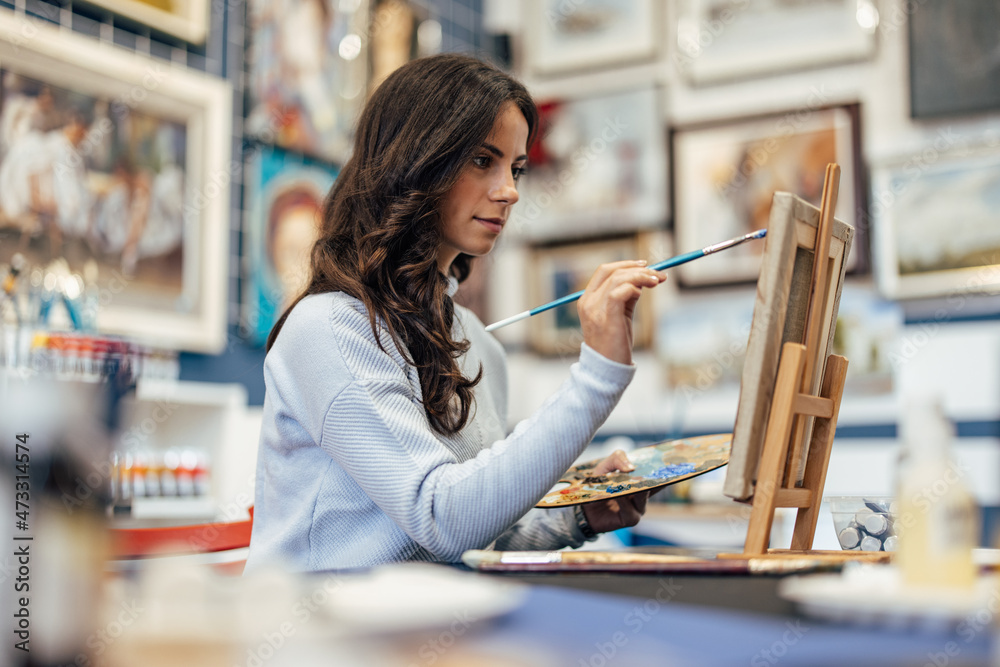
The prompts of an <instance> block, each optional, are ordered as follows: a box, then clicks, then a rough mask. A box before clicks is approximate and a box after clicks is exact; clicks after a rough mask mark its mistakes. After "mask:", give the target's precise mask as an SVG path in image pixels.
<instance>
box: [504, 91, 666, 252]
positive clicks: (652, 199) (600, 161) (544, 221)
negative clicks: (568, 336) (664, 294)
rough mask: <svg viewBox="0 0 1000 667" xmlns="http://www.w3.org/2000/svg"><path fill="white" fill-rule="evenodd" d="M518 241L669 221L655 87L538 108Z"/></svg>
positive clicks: (516, 214)
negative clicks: (536, 137) (538, 116)
mask: <svg viewBox="0 0 1000 667" xmlns="http://www.w3.org/2000/svg"><path fill="white" fill-rule="evenodd" d="M539 111H540V116H541V119H540V130H539V138H538V140H537V141H535V144H534V145H533V146H532V147H531V151H530V154H529V156H528V173H527V175H526V176H525V178H524V181H523V185H522V186H521V197H520V202H519V204H518V205H517V206H516V207H515V208H514V210H513V211H512V222H513V223H514V224H513V225H512V227H513V229H512V231H514V233H515V235H517V236H519V237H521V238H525V239H528V240H531V241H550V240H570V239H574V240H579V239H582V238H586V237H594V236H602V235H603V236H606V235H609V234H621V233H625V232H633V231H637V230H641V229H650V228H654V227H661V226H664V225H665V224H666V221H667V217H668V194H667V183H668V175H667V173H668V172H667V155H666V143H667V142H666V136H665V131H664V129H663V123H662V122H661V121H660V118H661V116H660V114H659V96H658V90H657V89H656V88H653V87H646V88H639V89H635V90H627V91H624V92H613V93H607V94H604V95H594V96H591V97H582V98H573V99H555V100H548V101H543V102H541V104H540V105H539Z"/></svg>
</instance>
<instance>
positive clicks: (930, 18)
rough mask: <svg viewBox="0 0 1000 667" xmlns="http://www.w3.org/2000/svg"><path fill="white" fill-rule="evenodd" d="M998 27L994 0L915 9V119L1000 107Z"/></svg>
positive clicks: (943, 1)
mask: <svg viewBox="0 0 1000 667" xmlns="http://www.w3.org/2000/svg"><path fill="white" fill-rule="evenodd" d="M997 25H1000V3H997V2H996V1H995V0H964V2H948V0H931V1H929V2H928V1H927V0H924V1H923V2H920V3H918V4H916V5H914V8H913V11H912V12H910V14H909V17H908V20H907V26H908V28H909V38H910V115H911V116H912V117H913V118H932V117H938V116H949V115H955V114H964V113H975V112H982V111H989V110H993V109H1000V58H998V57H997Z"/></svg>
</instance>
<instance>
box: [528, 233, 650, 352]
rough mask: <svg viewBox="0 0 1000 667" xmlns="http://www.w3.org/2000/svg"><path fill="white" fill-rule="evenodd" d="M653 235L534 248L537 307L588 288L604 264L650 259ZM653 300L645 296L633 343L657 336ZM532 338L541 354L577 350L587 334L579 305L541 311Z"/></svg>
mask: <svg viewBox="0 0 1000 667" xmlns="http://www.w3.org/2000/svg"><path fill="white" fill-rule="evenodd" d="M650 242H651V239H650V238H647V235H645V234H635V235H632V236H627V237H620V238H611V239H603V240H599V241H590V242H587V243H571V244H562V245H555V246H539V247H535V248H533V249H532V251H531V255H530V264H529V268H528V271H529V276H528V298H529V303H530V304H532V305H531V307H535V306H539V305H542V304H544V303H548V302H549V301H552V300H554V299H558V298H559V297H562V296H566V295H567V294H572V293H573V292H576V291H578V290H581V289H584V288H585V287H586V286H587V282H588V281H589V280H590V278H591V276H593V275H594V271H596V270H597V267H598V266H600V265H601V264H604V263H607V262H618V261H622V260H627V259H648V257H647V255H649V253H650ZM651 304H652V299H650V298H648V297H647V298H640V299H639V302H638V304H637V306H636V311H635V315H634V317H633V323H634V325H633V326H634V329H633V344H634V346H635V347H636V348H642V347H646V346H648V345H649V344H650V343H651V342H652V338H653V317H654V315H653V312H652V308H651ZM528 341H529V343H530V345H531V347H532V348H533V349H534V350H536V351H537V352H540V353H541V354H550V355H564V354H565V355H576V354H578V353H579V351H580V343H581V342H582V341H583V336H582V334H581V333H580V317H579V315H577V310H576V304H575V303H571V304H568V305H565V306H560V307H558V308H553V309H552V310H548V311H545V312H543V313H539V314H538V315H535V316H534V317H532V318H531V319H530V320H529V324H528Z"/></svg>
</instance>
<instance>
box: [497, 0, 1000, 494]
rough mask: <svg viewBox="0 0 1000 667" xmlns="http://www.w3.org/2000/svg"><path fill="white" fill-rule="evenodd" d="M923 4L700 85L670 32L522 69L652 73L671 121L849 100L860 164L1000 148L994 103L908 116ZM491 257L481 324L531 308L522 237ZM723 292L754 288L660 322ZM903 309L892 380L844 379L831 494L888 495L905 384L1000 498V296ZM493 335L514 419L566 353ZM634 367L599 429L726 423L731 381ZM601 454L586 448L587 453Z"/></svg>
mask: <svg viewBox="0 0 1000 667" xmlns="http://www.w3.org/2000/svg"><path fill="white" fill-rule="evenodd" d="M919 4H920V3H913V2H905V1H904V0H886V1H885V2H882V3H880V4H879V8H880V11H881V23H880V25H879V28H878V32H877V40H878V46H877V53H876V55H875V56H874V57H873V58H872V59H870V60H866V61H863V62H855V63H848V64H843V65H837V66H832V67H827V68H820V69H808V70H803V71H798V72H791V73H787V74H778V75H774V76H769V77H756V78H750V79H746V80H742V81H735V82H731V83H724V84H720V85H712V86H704V87H698V88H696V87H693V86H691V85H688V84H687V82H686V81H685V79H684V77H683V76H681V74H680V73H679V72H678V70H677V68H676V67H675V66H674V64H673V58H674V56H675V53H674V47H673V43H672V40H671V39H669V37H668V38H666V39H664V40H663V42H664V48H663V50H662V51H661V53H660V54H659V57H658V59H657V61H656V62H655V63H652V64H646V65H641V66H636V67H620V68H615V69H606V70H603V71H601V70H597V71H592V72H584V73H582V74H579V75H574V76H568V77H560V78H558V79H551V78H548V79H535V80H532V79H530V78H529V79H527V83H528V84H529V88H530V89H531V90H532V91H533V93H534V94H535V95H536V97H538V98H544V97H546V96H549V95H560V94H564V93H566V92H571V91H574V90H577V91H579V90H586V91H588V92H591V91H599V90H602V89H606V88H610V89H614V88H615V87H616V86H621V85H622V82H623V81H625V82H639V81H653V82H656V83H658V84H660V85H661V86H662V88H663V90H664V96H663V97H664V119H663V120H664V123H666V124H667V125H668V126H670V127H678V126H685V125H690V124H694V123H699V122H703V121H711V120H717V119H728V118H738V117H742V116H751V115H757V114H764V113H783V112H787V111H788V110H789V109H792V110H795V109H806V110H808V109H812V108H816V107H818V106H827V105H839V104H846V103H854V102H859V103H860V104H861V114H862V117H861V120H862V124H861V133H862V136H861V147H862V158H863V161H864V165H863V166H865V167H867V166H868V165H870V164H872V163H877V162H880V161H883V160H887V159H892V158H895V157H899V156H908V155H913V154H922V155H923V156H924V160H925V163H926V164H928V165H929V164H933V163H934V162H935V161H936V160H937V159H939V156H940V154H941V152H940V151H939V150H938V149H940V148H941V145H942V143H941V142H942V141H946V143H948V144H949V145H958V146H960V145H962V144H963V143H965V144H969V145H983V146H986V147H988V148H992V149H995V148H997V147H1000V114H998V113H996V112H993V113H984V114H978V115H975V116H967V117H951V118H943V119H940V120H933V121H915V120H913V119H911V118H910V116H909V89H908V85H909V84H908V80H909V70H908V67H909V64H908V44H907V26H906V21H907V18H908V13H907V12H908V11H912V9H913V8H915V7H919ZM658 6H659V7H660V8H661V9H662V10H663V12H664V16H663V17H662V20H663V21H664V25H665V26H670V25H672V23H671V21H673V20H674V19H675V18H676V16H675V14H676V3H674V2H666V3H661V4H659V5H658ZM494 12H495V14H496V15H495V16H493V20H494V22H495V23H497V24H498V25H500V26H502V27H503V28H504V29H508V30H512V31H514V33H515V41H516V40H517V39H518V38H523V36H524V25H523V20H524V18H523V15H521V14H519V13H518V12H514V13H511V12H507V11H505V10H504V8H498V7H494ZM488 15H490V13H489V12H488ZM667 34H669V33H667ZM945 138H946V139H945ZM935 145H937V146H938V149H935ZM890 198H891V195H890V193H886V192H871V193H870V202H871V206H878V205H886V204H888V202H889V201H890ZM889 205H891V204H889ZM869 210H871V209H870V208H869ZM858 218H859V220H860V221H861V224H860V225H859V226H865V225H867V224H868V222H869V220H870V218H869V217H868V211H865V210H863V211H860V215H859V216H858ZM941 222H942V224H947V222H948V221H947V220H942V221H941ZM863 231H870V230H867V229H865V230H863ZM684 250H689V248H676V251H677V252H681V251H684ZM488 261H489V262H490V263H491V264H492V270H493V273H494V275H496V276H503V279H502V280H492V281H489V284H490V294H489V296H490V298H489V304H490V312H489V313H488V317H487V319H488V320H489V321H494V320H496V319H500V318H502V317H506V316H508V315H510V314H512V313H516V312H520V311H522V310H525V309H527V308H530V307H533V306H535V305H538V304H534V303H528V301H527V299H526V298H525V296H524V295H525V293H526V292H527V289H526V286H525V284H524V283H525V278H524V276H525V273H526V268H527V267H526V261H527V260H526V249H525V247H524V246H523V245H521V244H520V243H518V242H505V243H503V244H502V245H501V247H500V248H499V250H498V251H497V252H496V256H495V257H491V258H490V259H489V260H488ZM848 288H849V289H854V290H859V291H862V292H868V293H874V291H875V288H874V281H873V278H872V277H871V276H870V275H862V276H854V277H849V279H848ZM720 291H725V292H727V298H733V299H736V300H737V301H739V300H740V299H745V300H746V302H747V303H752V302H753V299H754V293H753V286H746V287H742V288H741V287H736V288H730V289H728V290H705V289H704V288H702V289H697V290H692V289H686V290H685V289H681V290H677V291H675V292H674V293H672V294H671V295H670V296H669V297H668V298H665V299H664V300H665V301H666V302H667V306H668V309H667V310H666V311H665V317H666V318H668V319H669V317H670V310H669V307H671V306H678V305H683V304H685V303H691V302H697V301H699V300H703V299H708V298H713V297H714V296H715V293H716V292H720ZM900 306H901V308H902V310H903V313H904V315H905V318H906V324H905V326H904V327H903V329H902V331H901V335H900V337H899V340H897V341H896V346H895V348H894V350H893V353H894V356H893V360H894V361H893V368H894V376H895V377H894V388H893V391H892V392H891V393H887V394H881V395H879V394H875V395H872V394H865V393H860V392H855V393H852V392H851V388H850V387H848V392H847V394H846V395H845V398H844V404H843V408H842V412H841V419H840V428H839V430H838V438H837V444H836V446H835V448H834V452H833V458H832V461H831V464H830V473H829V477H828V481H827V491H828V492H829V493H830V494H840V493H844V494H847V493H872V494H875V493H888V492H890V491H891V489H892V485H893V470H894V462H895V458H896V456H897V454H898V443H897V441H896V425H897V422H898V419H899V414H900V405H901V403H902V402H903V401H904V397H905V396H907V395H910V394H914V393H925V392H929V393H934V394H938V395H941V396H942V398H943V400H944V404H945V406H946V411H947V412H948V414H949V415H950V416H951V417H952V418H953V419H954V420H955V421H956V422H957V427H958V435H959V440H958V443H957V448H956V455H957V457H958V458H959V460H960V461H961V462H962V464H963V465H964V466H966V467H967V469H968V470H969V476H968V479H969V481H970V483H971V486H972V487H973V488H974V490H975V492H976V494H977V496H978V497H979V499H980V501H981V502H982V503H984V504H987V505H997V504H1000V491H998V489H1000V321H998V317H997V313H998V312H1000V298H998V297H996V296H964V295H952V296H951V297H949V298H941V299H921V300H910V301H904V302H901V303H900ZM661 312H664V311H661ZM518 327H520V329H519V328H518ZM497 335H498V337H500V338H501V340H503V341H504V342H505V344H506V345H507V346H508V349H510V350H511V355H510V362H511V363H510V369H511V386H513V387H517V388H518V390H517V391H516V392H514V393H513V396H512V403H511V416H510V417H511V424H512V425H513V424H514V423H516V422H517V421H519V420H520V419H523V418H525V417H527V416H528V415H530V414H531V412H532V411H534V410H535V409H536V408H537V407H538V406H539V405H540V404H541V402H542V401H543V400H544V399H545V397H546V396H547V395H548V394H549V393H550V392H552V391H553V390H555V388H556V387H557V386H558V385H559V384H560V383H561V382H562V381H563V379H564V378H565V377H566V376H567V371H568V367H569V365H570V364H571V363H572V361H573V359H572V358H568V357H564V358H551V357H549V358H541V357H538V356H536V355H534V354H532V353H531V352H530V351H529V350H528V349H527V348H526V346H525V328H524V325H523V324H520V325H514V326H511V327H509V328H507V329H503V330H500V331H498V332H497ZM569 357H571V355H569ZM636 365H637V374H636V379H635V381H634V382H633V384H632V386H630V387H629V389H628V390H627V391H626V393H625V396H624V398H623V399H622V401H621V403H620V404H619V406H618V407H617V408H616V410H615V411H614V413H613V414H612V415H611V417H610V418H609V419H608V421H607V423H606V424H605V426H604V427H603V428H602V429H601V431H600V434H599V437H598V440H601V439H604V438H609V437H613V436H619V435H625V436H629V437H631V438H632V439H633V440H636V441H655V440H659V439H662V438H665V437H668V436H677V435H681V434H698V433H709V432H721V431H729V430H731V429H732V426H733V419H734V416H735V406H736V401H737V398H738V387H736V386H735V385H726V386H717V387H713V388H710V389H708V390H707V391H696V392H684V393H681V392H677V391H674V392H671V391H670V390H669V389H668V388H667V387H666V384H665V382H664V378H663V371H662V368H661V364H660V362H659V360H658V359H657V357H656V354H655V353H654V352H651V351H646V352H643V353H639V354H637V356H636ZM619 442H620V441H619ZM598 451H599V450H598V449H596V448H595V449H593V450H591V451H590V452H588V454H586V455H585V456H588V457H589V456H592V455H594V454H595V453H597V452H598Z"/></svg>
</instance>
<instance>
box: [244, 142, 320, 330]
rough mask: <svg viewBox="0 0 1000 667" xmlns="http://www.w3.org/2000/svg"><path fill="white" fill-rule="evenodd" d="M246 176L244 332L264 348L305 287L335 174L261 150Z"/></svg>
mask: <svg viewBox="0 0 1000 667" xmlns="http://www.w3.org/2000/svg"><path fill="white" fill-rule="evenodd" d="M246 173H247V177H246V180H245V187H246V189H245V197H246V202H245V209H246V218H245V220H244V232H243V248H244V253H243V269H244V297H243V317H242V324H243V326H242V327H241V329H243V330H242V332H241V333H242V334H243V335H244V336H245V337H246V338H247V339H248V340H249V341H250V342H251V343H252V344H254V345H263V344H264V343H265V342H266V341H267V336H268V334H269V333H270V331H271V327H273V326H274V323H275V322H276V321H277V320H278V318H279V317H280V316H281V314H282V313H283V312H284V311H285V308H287V307H288V306H289V305H290V304H291V302H292V300H294V299H295V297H297V296H298V295H299V293H300V292H301V291H302V289H303V288H305V286H306V282H307V281H308V278H309V261H310V252H311V250H312V247H313V244H314V243H315V242H316V239H317V237H318V236H319V226H320V211H321V208H322V206H323V199H324V198H325V197H326V194H327V192H328V191H329V190H330V187H331V186H332V185H333V181H334V179H335V178H336V177H337V170H336V169H335V168H333V167H331V166H328V165H326V164H323V163H321V162H318V161H316V160H312V159H309V158H305V157H302V156H299V155H297V154H294V153H289V152H288V151H285V150H283V149H280V148H271V147H261V148H260V150H258V151H257V152H256V153H255V154H254V155H253V157H252V158H251V159H250V160H249V161H248V164H247V172H246Z"/></svg>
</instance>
